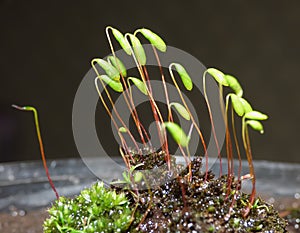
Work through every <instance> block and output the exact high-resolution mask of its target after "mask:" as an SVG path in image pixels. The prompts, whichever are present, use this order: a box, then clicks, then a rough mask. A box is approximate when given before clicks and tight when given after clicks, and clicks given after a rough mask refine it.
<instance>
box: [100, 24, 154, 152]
mask: <svg viewBox="0 0 300 233" xmlns="http://www.w3.org/2000/svg"><path fill="white" fill-rule="evenodd" d="M109 30H113V28H112V27H110V26H108V27H106V30H105V31H106V37H107V40H108V43H109V46H110V50H111V52H112V54H113V56H114V58H116V54H115V50H114V47H113V45H112V41H111V39H110V35H109ZM132 54H133V53H132ZM117 69H118V71H119V73H120V75H121V80H122V84H123V85H124V87H125V94H126V95H127V96H126V95H124V100H125V102H126V104H127V106H128V108H129V109H131V110H132V111H131V112H132V117H133V120H134V122H135V125H136V127H137V130H138V132H139V135H140V138H141V141H142V143H143V144H144V145H145V144H146V141H145V139H144V136H143V133H144V134H145V136H146V139H147V141H148V142H150V138H149V136H148V134H147V132H146V130H145V128H144V126H143V125H142V124H141V121H140V120H139V117H138V113H137V111H136V109H135V107H134V102H133V99H132V97H130V95H129V93H128V86H127V83H126V81H125V78H124V76H123V75H122V73H121V72H120V67H119V66H118V67H117ZM127 98H128V99H129V100H130V104H129V101H128V99H127ZM149 145H150V146H151V147H152V145H151V143H150V144H149Z"/></svg>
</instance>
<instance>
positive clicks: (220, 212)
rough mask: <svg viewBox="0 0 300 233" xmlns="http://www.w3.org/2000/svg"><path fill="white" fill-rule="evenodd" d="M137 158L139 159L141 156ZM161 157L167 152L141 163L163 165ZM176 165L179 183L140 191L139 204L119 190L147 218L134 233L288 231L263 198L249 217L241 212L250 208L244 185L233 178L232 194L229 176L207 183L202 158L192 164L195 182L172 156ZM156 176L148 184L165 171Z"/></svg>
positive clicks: (174, 181)
mask: <svg viewBox="0 0 300 233" xmlns="http://www.w3.org/2000/svg"><path fill="white" fill-rule="evenodd" d="M133 157H134V159H138V157H139V155H134V156H133ZM159 157H164V153H151V154H149V155H148V156H144V157H143V158H142V160H143V162H144V164H148V162H149V161H153V160H156V161H161V159H160V158H159ZM172 161H173V163H172V166H174V167H175V171H174V172H175V173H177V175H176V178H175V179H173V178H170V179H169V180H168V181H167V182H166V183H165V184H163V185H161V186H159V187H156V189H155V190H148V189H146V186H145V187H144V189H142V190H141V191H139V195H138V199H137V197H136V195H133V193H132V192H131V191H129V190H127V191H126V190H122V189H119V191H121V192H124V191H125V192H126V193H127V197H128V199H129V200H130V201H131V202H132V205H135V204H136V203H140V204H139V205H138V207H137V209H138V212H139V213H141V214H143V215H144V216H145V218H144V220H142V221H141V222H140V223H139V224H138V225H136V224H132V225H131V228H130V230H129V231H130V232H287V231H286V221H285V220H284V219H282V218H280V217H279V215H278V212H277V211H276V210H274V208H273V206H272V205H270V204H268V203H266V202H265V201H263V200H262V199H260V198H256V199H255V202H254V204H253V205H252V206H251V208H250V211H249V214H248V215H247V216H246V217H245V215H244V214H243V212H244V210H245V209H247V208H248V206H249V195H248V194H245V193H243V192H242V191H241V190H240V187H241V185H240V181H238V180H234V179H233V180H232V184H231V185H232V186H231V192H230V193H228V192H227V190H228V187H227V185H228V183H227V182H228V177H227V175H223V176H221V177H218V178H216V177H215V176H214V174H213V173H212V172H209V174H208V176H207V178H206V180H205V177H206V173H205V172H203V171H201V167H202V161H201V158H200V157H197V158H195V159H194V160H193V161H192V162H191V171H192V179H189V168H188V167H187V168H186V169H182V167H181V165H180V164H176V163H175V159H174V157H173V159H172ZM150 164H151V167H153V164H152V163H150ZM147 168H148V167H144V169H147ZM157 172H158V174H157V173H156V175H155V176H153V174H151V175H149V176H147V177H146V179H147V182H149V183H158V179H160V178H161V177H164V175H163V174H162V173H160V172H162V171H159V170H157ZM161 179H162V178H161ZM163 179H165V177H164V178H163ZM140 185H143V182H141V184H140ZM144 185H146V184H144ZM112 188H113V187H112ZM145 200H147V201H146V203H145ZM149 206H150V208H149Z"/></svg>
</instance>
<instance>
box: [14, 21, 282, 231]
mask: <svg viewBox="0 0 300 233" xmlns="http://www.w3.org/2000/svg"><path fill="white" fill-rule="evenodd" d="M106 36H107V39H108V42H109V46H110V49H111V52H112V55H110V56H108V57H107V58H106V59H102V58H95V59H93V60H92V61H91V66H92V68H93V70H94V72H95V80H94V83H95V88H96V90H97V92H98V95H99V99H100V101H101V103H102V106H103V107H104V109H105V110H106V112H107V114H108V115H109V116H110V119H111V122H112V125H113V127H115V129H116V130H117V132H118V136H119V138H120V142H121V145H120V148H119V151H120V154H121V156H122V158H123V160H124V163H125V165H126V168H127V170H126V171H124V173H123V180H114V181H113V182H112V183H111V184H110V186H109V187H104V185H103V183H102V182H98V183H96V184H94V185H93V186H92V187H91V188H88V189H85V190H83V191H82V192H81V194H80V195H79V196H78V197H76V198H74V199H70V198H65V197H58V194H57V192H56V189H55V187H54V185H52V181H51V178H50V175H49V173H48V169H47V166H46V160H45V156H44V150H43V145H42V140H41V135H40V132H39V124H38V117H37V111H36V110H35V108H33V107H28V106H26V107H18V106H15V105H14V107H16V108H18V109H20V110H29V111H33V113H34V117H35V123H36V129H37V134H38V138H39V142H40V148H41V154H42V160H43V162H44V166H45V170H46V173H47V176H48V179H49V182H50V184H51V186H52V188H53V190H54V192H55V193H56V194H57V201H56V202H55V203H54V204H53V206H52V207H51V208H50V209H49V214H50V217H49V218H48V219H47V220H46V221H45V223H44V231H45V232H258V231H259V232H285V225H286V224H285V221H284V220H282V219H281V218H279V217H278V213H277V212H276V211H274V209H273V207H272V206H271V205H269V204H267V203H266V202H264V201H263V200H261V199H260V198H256V196H255V195H256V188H255V185H256V176H255V171H254V167H253V161H252V151H251V143H250V136H249V127H248V126H250V127H251V128H252V129H253V130H255V131H258V132H260V133H263V125H262V123H261V121H263V120H266V119H267V118H268V116H267V115H266V114H264V113H261V112H259V111H257V110H254V109H253V107H252V106H251V104H250V103H249V101H248V100H246V99H245V97H244V91H243V89H242V87H241V85H240V83H239V81H238V79H237V78H236V77H234V76H232V75H229V74H225V73H223V72H222V71H220V70H218V69H216V68H208V69H206V70H205V71H204V72H203V74H199V76H200V77H198V78H201V76H202V81H203V91H204V99H205V103H206V106H199V108H203V109H207V110H208V115H209V119H210V124H211V130H212V135H213V139H214V141H215V144H216V147H217V153H218V155H217V156H218V160H219V166H220V175H219V177H215V175H214V174H213V173H212V172H211V171H210V170H209V167H208V153H207V149H208V146H207V139H206V138H205V137H204V134H203V132H202V130H201V128H200V125H199V123H197V121H196V116H195V115H193V114H192V113H191V112H192V111H191V110H190V108H189V107H188V104H187V100H186V98H185V95H184V94H183V90H181V88H180V86H182V88H184V89H185V90H184V92H187V93H188V92H190V91H192V90H193V88H194V85H193V81H192V78H191V77H190V75H189V67H184V66H183V65H182V64H179V63H177V62H171V63H170V64H169V67H168V69H163V67H162V66H161V61H160V56H159V53H165V52H166V50H167V46H166V44H165V42H164V41H163V39H162V38H161V37H160V36H158V35H157V34H155V33H154V32H152V31H151V30H149V29H145V28H141V29H137V30H136V31H135V32H134V33H126V34H123V33H121V32H120V31H119V30H117V29H115V28H113V27H110V26H109V27H107V28H106ZM139 37H140V38H141V39H143V40H148V42H149V43H150V44H151V45H152V50H153V53H154V55H155V59H156V63H157V67H158V71H159V73H160V79H161V80H160V81H161V85H162V88H163V92H164V93H163V94H164V98H165V101H166V106H165V109H164V110H163V109H162V108H160V107H159V104H158V101H157V100H156V99H155V96H154V89H153V86H152V83H151V79H150V75H149V73H150V72H148V67H147V54H146V52H145V50H144V47H143V46H142V43H141V41H140V39H139ZM113 40H115V41H113ZM115 42H117V43H118V45H119V46H120V47H121V48H122V49H123V50H124V51H125V53H126V54H127V55H128V56H129V57H131V58H132V59H133V61H134V62H135V65H136V68H137V71H138V75H137V76H136V75H135V76H133V75H130V74H129V73H130V70H127V68H126V67H125V65H124V63H123V62H122V61H121V59H120V58H119V57H117V55H116V52H115V47H114V45H113V43H114V44H115ZM166 70H168V74H166ZM208 78H213V79H214V80H215V81H216V82H217V84H218V85H219V92H218V96H217V98H218V99H219V108H220V109H221V113H222V116H223V123H224V125H225V140H226V143H225V157H226V159H227V160H226V161H227V172H226V173H225V174H224V172H223V168H222V157H224V155H222V154H221V151H222V148H221V145H220V142H219V141H218V137H217V131H216V130H215V122H214V118H213V112H212V111H211V105H210V101H209V98H208V95H207V94H208V93H207V91H208V90H207V79H208ZM167 79H168V80H167ZM168 82H171V83H173V85H174V87H175V88H176V90H177V93H178V96H179V101H175V102H174V101H172V102H171V101H170V96H169V93H168V88H167V83H168ZM100 85H101V86H100ZM100 87H101V88H100ZM133 87H136V88H137V89H138V90H139V91H140V92H141V94H142V95H144V96H146V97H147V98H148V104H149V106H150V109H151V111H152V116H153V120H154V121H155V125H156V130H157V135H158V138H159V141H160V145H161V148H160V149H159V150H157V149H155V148H154V146H153V145H152V143H151V140H150V135H149V132H148V131H147V130H146V127H145V126H144V122H142V120H140V119H141V114H142V112H140V111H138V109H137V108H136V107H135V100H136V99H135V96H134V94H133V91H132V88H133ZM225 87H227V88H228V90H229V92H226V93H227V94H226V96H224V93H223V89H224V88H225ZM101 89H103V90H104V91H103V92H102V91H101ZM112 92H116V93H120V94H122V98H124V100H125V104H126V107H127V108H128V110H129V111H130V113H131V117H132V119H133V123H134V130H135V132H137V133H134V132H133V129H131V128H130V127H129V125H127V124H126V123H125V122H124V120H123V119H122V117H121V114H120V113H119V112H118V109H116V108H114V111H115V114H113V113H112V110H111V109H112V108H113V107H115V103H114V100H113V99H114V98H113V97H112ZM224 102H225V103H224ZM165 110H166V111H167V114H163V111H165ZM174 113H176V114H177V118H175V117H173V114H174ZM178 117H182V118H183V119H184V120H185V121H188V122H189V124H190V130H189V131H188V132H185V131H184V129H183V128H182V127H181V126H180V124H179V123H177V122H176V121H175V119H178ZM237 122H239V124H241V126H240V127H237V126H236V124H237ZM238 128H241V132H237V129H238ZM194 129H195V131H196V132H197V137H199V139H200V142H201V146H202V149H203V154H202V155H198V156H197V155H196V156H194V159H192V156H191V153H190V150H189V146H190V141H191V135H192V133H191V132H192V130H194ZM125 136H126V137H125ZM168 136H170V137H168ZM240 139H241V140H240ZM170 140H173V141H174V142H175V143H176V144H177V146H178V148H179V151H180V153H181V156H182V157H183V158H184V161H185V164H177V163H176V159H175V157H174V156H173V155H171V153H170V148H169V145H170ZM240 141H241V142H242V143H240ZM138 142H141V143H138ZM131 145H133V146H131ZM139 145H142V146H139ZM243 154H245V157H246V159H247V161H248V167H249V172H250V173H249V174H242V158H243ZM201 157H203V158H204V159H205V169H204V171H202V170H201V166H202V160H201ZM234 158H237V160H238V161H239V163H238V169H237V170H238V172H237V174H235V172H234V163H233V161H234ZM153 168H155V169H157V170H156V172H155V173H151V172H149V173H147V172H141V171H144V170H151V169H153ZM170 173H172V174H173V176H170ZM244 179H251V181H252V191H251V193H250V194H245V193H243V192H242V191H241V185H242V181H243V180H244ZM162 180H163V181H164V182H163V183H161V181H162ZM154 183H157V184H159V185H158V186H157V187H155V188H153V186H152V184H154Z"/></svg>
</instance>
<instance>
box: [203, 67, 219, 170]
mask: <svg viewBox="0 0 300 233" xmlns="http://www.w3.org/2000/svg"><path fill="white" fill-rule="evenodd" d="M206 74H207V70H206V71H204V73H203V92H204V98H205V101H206V103H207V109H208V113H209V118H210V122H211V128H212V132H213V136H214V140H215V143H216V147H217V151H218V157H219V160H220V176H222V173H223V171H222V156H221V151H220V147H219V143H218V139H217V135H216V131H215V125H214V121H213V117H212V112H211V108H210V105H209V101H208V97H207V93H206Z"/></svg>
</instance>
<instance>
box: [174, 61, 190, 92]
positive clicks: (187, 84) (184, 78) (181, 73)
mask: <svg viewBox="0 0 300 233" xmlns="http://www.w3.org/2000/svg"><path fill="white" fill-rule="evenodd" d="M173 65H174V66H175V69H176V71H177V72H178V74H179V76H180V78H181V80H182V83H183V85H184V86H185V88H186V89H187V90H188V91H190V90H192V88H193V82H192V79H191V77H190V76H189V74H188V73H187V71H186V70H185V68H184V67H183V66H182V65H180V64H178V63H173Z"/></svg>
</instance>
